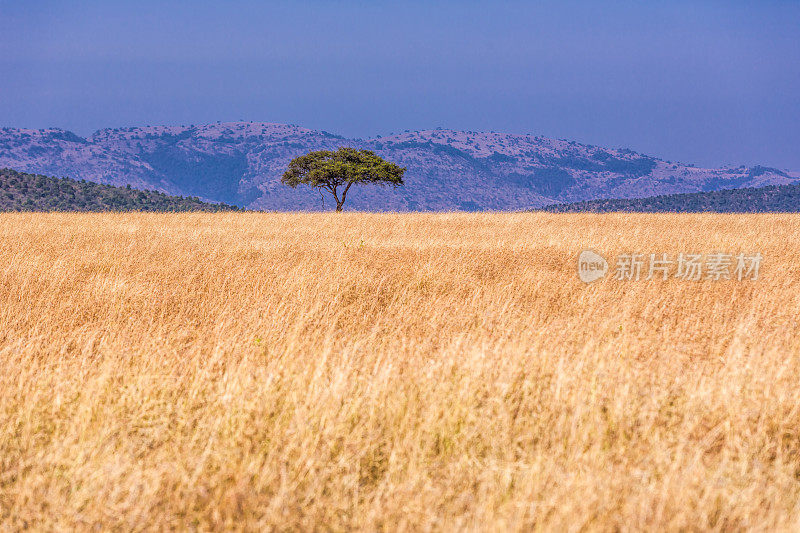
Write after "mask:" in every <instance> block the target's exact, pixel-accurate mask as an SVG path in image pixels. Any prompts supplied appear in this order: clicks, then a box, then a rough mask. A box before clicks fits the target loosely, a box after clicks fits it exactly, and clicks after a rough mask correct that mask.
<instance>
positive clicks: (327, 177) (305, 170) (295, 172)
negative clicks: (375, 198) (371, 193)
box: [281, 147, 406, 211]
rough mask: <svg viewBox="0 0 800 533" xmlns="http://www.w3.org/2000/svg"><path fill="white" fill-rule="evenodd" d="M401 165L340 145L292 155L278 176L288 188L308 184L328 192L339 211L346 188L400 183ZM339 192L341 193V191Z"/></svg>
mask: <svg viewBox="0 0 800 533" xmlns="http://www.w3.org/2000/svg"><path fill="white" fill-rule="evenodd" d="M405 170H406V169H405V168H402V167H400V166H398V165H395V164H394V163H391V162H389V161H386V160H385V159H383V158H381V157H380V156H378V155H376V154H375V153H374V152H372V151H371V150H357V149H355V148H349V147H343V148H339V149H338V150H336V151H331V150H319V151H317V152H310V153H308V154H306V155H302V156H299V157H295V158H294V159H292V161H291V162H290V163H289V167H288V168H287V169H286V172H284V174H283V177H282V178H281V183H284V184H285V185H288V186H289V187H292V188H294V187H297V186H298V185H308V186H310V187H313V188H315V189H319V190H320V193H321V192H322V191H323V190H324V191H327V192H329V193H330V194H331V195H332V196H333V198H334V200H335V201H336V210H337V211H341V210H342V206H343V205H344V202H345V199H346V198H347V191H349V190H350V187H351V186H352V185H353V184H356V183H358V184H375V185H389V186H392V187H398V186H400V185H403V173H404V172H405ZM340 193H341V194H340Z"/></svg>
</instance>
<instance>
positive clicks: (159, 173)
mask: <svg viewBox="0 0 800 533" xmlns="http://www.w3.org/2000/svg"><path fill="white" fill-rule="evenodd" d="M340 146H354V147H357V148H365V149H370V150H373V151H375V152H376V153H377V154H378V155H380V156H381V157H384V158H385V159H388V160H390V161H392V162H395V163H397V164H399V165H401V166H404V167H406V168H407V169H408V170H407V171H406V174H405V177H404V179H405V181H406V186H405V187H400V188H398V189H396V190H394V189H380V188H376V187H357V188H354V189H353V190H351V192H350V194H349V195H348V199H347V206H346V208H347V209H361V210H394V211H409V210H415V211H433V210H461V211H475V210H487V209H493V210H518V209H525V208H528V207H541V206H545V205H548V204H552V203H556V202H559V203H564V202H576V201H582V200H592V199H597V198H642V197H647V196H653V195H657V194H673V193H685V192H701V191H710V190H720V189H733V188H739V187H760V186H764V185H782V184H788V183H793V182H795V181H798V180H800V174H797V173H791V172H787V171H785V170H780V169H775V168H770V167H763V166H756V167H750V168H748V167H736V168H728V167H726V168H718V169H708V168H697V167H694V166H692V165H685V164H680V163H675V162H671V161H664V160H662V159H658V158H656V157H650V156H647V155H643V154H639V153H636V152H634V151H632V150H627V149H611V148H602V147H598V146H591V145H586V144H580V143H577V142H574V141H568V140H557V139H549V138H546V137H541V136H537V135H530V134H511V133H500V132H476V131H455V130H444V129H435V130H424V131H413V132H412V131H407V132H404V133H398V134H392V135H389V136H385V137H375V138H372V139H347V138H344V137H341V136H339V135H335V134H333V133H328V132H324V131H315V130H311V129H308V128H303V127H300V126H294V125H286V124H270V123H260V122H228V123H217V124H205V125H189V126H144V127H131V128H119V129H104V130H100V131H97V132H95V133H94V134H92V135H91V136H89V137H88V138H83V137H80V136H78V135H75V134H74V133H72V132H69V131H65V130H60V129H54V128H51V129H43V130H30V129H17V128H0V167H8V168H14V169H16V170H20V171H24V172H33V173H37V174H47V175H57V176H68V177H71V178H75V179H86V180H90V181H95V182H98V183H107V184H110V185H127V184H129V185H131V186H133V187H137V188H142V189H154V190H160V191H163V192H166V193H168V194H179V195H183V196H198V197H201V198H206V199H211V200H214V201H219V202H226V203H229V204H236V205H239V206H246V207H248V208H251V209H275V210H288V209H307V210H312V209H321V208H322V203H321V201H320V196H319V195H318V194H314V193H312V192H310V191H308V190H304V189H303V188H298V189H291V188H289V187H286V186H284V185H282V184H281V183H280V177H281V174H282V173H283V171H284V170H285V169H286V166H287V164H288V163H289V161H290V160H291V158H293V157H295V156H297V155H301V154H304V153H307V152H309V151H312V150H321V149H336V148H338V147H340ZM325 207H326V208H327V209H331V208H332V207H333V206H332V205H331V204H330V202H328V203H327V204H326V206H325Z"/></svg>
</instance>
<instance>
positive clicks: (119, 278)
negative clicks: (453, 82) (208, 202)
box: [0, 213, 800, 531]
mask: <svg viewBox="0 0 800 533" xmlns="http://www.w3.org/2000/svg"><path fill="white" fill-rule="evenodd" d="M799 235H800V216H797V215H674V214H660V215H634V214H624V215H621V214H607V215H589V214H584V215H581V214H571V215H558V214H539V213H525V214H509V213H505V214H503V213H496V214H474V213H472V214H467V213H465V214H362V213H344V214H339V215H337V214H333V213H330V214H310V213H309V214H268V213H218V214H208V213H206V214H202V213H198V214H166V215H165V214H3V215H0V530H18V529H24V528H33V529H39V530H58V531H66V530H120V531H138V530H154V529H155V530H164V529H177V530H185V529H196V530H211V529H213V530H228V529H246V530H257V531H263V530H287V529H299V530H333V531H344V530H370V531H374V530H413V531H418V530H422V531H428V530H437V531H438V530H468V531H470V530H476V531H504V530H512V531H513V530H525V531H528V530H568V531H578V530H603V531H607V530H612V531H613V530H621V531H625V530H642V529H645V530H706V529H710V530H723V531H725V530H741V529H751V530H797V529H798V528H800V325H798V316H799V314H800V251H799V250H798V236H799ZM585 249H592V250H594V251H596V252H597V253H598V254H600V255H602V256H603V257H604V258H606V259H607V261H608V264H609V270H608V274H607V275H606V276H605V277H603V278H601V279H599V280H597V281H595V282H593V283H588V284H587V283H584V282H582V281H581V280H580V279H579V277H578V265H577V258H578V255H579V254H580V253H581V251H582V250H585ZM718 252H724V253H728V254H731V255H732V256H734V257H735V256H736V255H737V254H740V253H746V254H753V253H759V254H761V256H762V257H763V260H762V262H761V264H760V270H759V273H758V279H751V278H748V277H745V279H742V280H739V279H737V277H736V276H735V275H732V276H731V279H725V277H724V276H723V277H722V278H721V279H708V278H706V277H705V276H704V277H703V279H701V280H699V281H688V280H684V279H678V278H676V277H675V276H674V275H670V276H669V277H668V279H666V280H665V279H663V278H662V276H661V275H658V276H654V277H653V279H649V280H648V279H646V278H647V277H648V276H647V274H648V272H647V259H649V254H657V256H658V257H662V255H661V254H664V253H666V254H668V256H669V257H671V258H673V259H674V258H675V257H676V256H677V255H678V254H681V253H684V254H691V253H697V254H713V253H718ZM634 253H637V254H642V255H643V257H644V258H645V265H644V268H643V271H642V273H641V279H638V280H637V279H616V276H615V269H616V258H618V257H619V256H621V255H624V254H634ZM735 266H736V261H735V259H734V260H733V264H732V265H731V273H733V268H734V267H735Z"/></svg>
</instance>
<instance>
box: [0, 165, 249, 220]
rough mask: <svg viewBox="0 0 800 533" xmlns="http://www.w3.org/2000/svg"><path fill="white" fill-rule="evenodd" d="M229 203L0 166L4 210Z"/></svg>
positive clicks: (200, 207)
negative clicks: (27, 172) (54, 176)
mask: <svg viewBox="0 0 800 533" xmlns="http://www.w3.org/2000/svg"><path fill="white" fill-rule="evenodd" d="M231 209H238V208H237V207H234V206H230V205H225V204H212V203H208V202H202V201H200V200H199V199H197V198H184V197H181V196H168V195H166V194H164V193H162V192H158V191H142V190H138V189H134V188H132V187H130V186H126V187H115V186H112V185H102V184H99V183H93V182H90V181H76V180H72V179H69V178H51V177H48V176H40V175H36V174H26V173H24V172H17V171H15V170H11V169H0V211H228V210H231Z"/></svg>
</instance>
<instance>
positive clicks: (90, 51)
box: [0, 0, 800, 170]
mask: <svg viewBox="0 0 800 533" xmlns="http://www.w3.org/2000/svg"><path fill="white" fill-rule="evenodd" d="M240 119H244V120H256V121H270V122H285V123H295V124H300V125H303V126H307V127H311V128H317V129H324V130H328V131H333V132H337V133H341V134H344V135H348V136H354V137H368V136H373V135H376V134H387V133H390V132H393V131H395V132H396V131H402V130H404V129H426V128H434V127H437V126H442V127H446V128H454V129H467V130H497V131H510V132H520V133H524V132H532V133H536V134H542V135H546V136H551V137H559V138H569V139H575V140H578V141H582V142H587V143H591V144H597V145H604V146H610V147H622V146H624V147H630V148H634V149H636V150H639V151H642V152H645V153H649V154H652V155H656V156H661V157H664V158H666V159H673V160H679V161H685V162H693V163H698V164H701V165H720V164H725V163H732V164H740V163H743V164H754V163H762V164H768V165H772V166H777V167H780V168H790V169H792V170H800V2H797V1H771V0H760V1H751V2H743V1H735V0H728V1H719V2H711V1H704V0H695V1H674V2H671V1H667V0H664V1H659V2H656V1H639V2H605V1H604V2H600V1H596V2H580V1H569V0H566V1H564V0H561V1H552V2H521V1H517V2H513V1H508V2H503V1H469V0H461V1H440V2H436V1H428V2H422V1H420V2H416V1H406V2H382V1H379V0H373V1H363V2H356V1H347V0H338V1H336V0H330V1H327V2H322V1H318V2H302V1H296V0H295V1H291V2H289V1H286V2H265V1H261V2H254V1H253V2H248V1H224V2H223V1H217V2H202V1H197V0H195V1H188V0H187V1H167V0H162V1H149V0H138V1H130V2H128V1H121V0H113V1H112V0H108V1H83V2H67V1H37V0H16V1H8V0H0V126H15V127H34V128H40V127H46V126H59V127H63V128H67V129H70V130H73V131H75V132H76V133H79V134H88V133H91V132H92V131H93V130H95V129H98V128H102V127H112V126H113V127H117V126H128V125H142V124H192V123H194V124H196V123H203V122H214V121H217V120H223V121H227V120H240Z"/></svg>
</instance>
